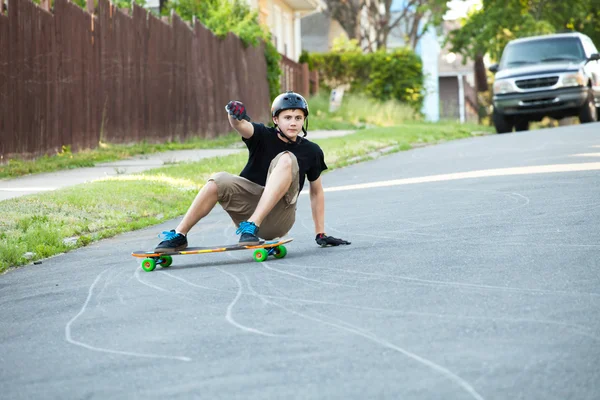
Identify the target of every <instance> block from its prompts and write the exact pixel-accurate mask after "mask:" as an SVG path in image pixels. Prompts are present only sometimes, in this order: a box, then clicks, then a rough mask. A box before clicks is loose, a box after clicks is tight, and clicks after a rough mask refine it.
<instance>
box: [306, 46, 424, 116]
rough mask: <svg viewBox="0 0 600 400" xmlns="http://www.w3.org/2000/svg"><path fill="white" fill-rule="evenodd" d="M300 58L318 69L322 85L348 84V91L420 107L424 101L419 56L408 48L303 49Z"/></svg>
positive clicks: (417, 108) (380, 99) (328, 87)
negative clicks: (332, 50) (365, 52)
mask: <svg viewBox="0 0 600 400" xmlns="http://www.w3.org/2000/svg"><path fill="white" fill-rule="evenodd" d="M301 62H307V63H308V65H309V68H310V69H312V70H317V71H319V77H320V79H321V80H322V83H323V86H324V87H325V88H327V89H331V88H334V87H337V86H340V85H349V86H350V90H349V91H350V92H352V93H363V94H366V95H368V96H369V97H371V98H373V99H376V100H379V101H387V100H398V101H400V102H403V103H407V104H409V105H410V106H411V107H413V108H414V109H415V110H419V109H420V108H421V105H422V103H423V73H422V70H421V66H422V64H421V59H420V57H419V56H417V55H416V54H415V53H414V52H413V51H412V50H410V49H408V48H401V49H396V50H394V51H392V52H385V51H377V52H374V53H368V54H363V53H361V52H360V51H357V50H354V49H350V50H349V51H338V52H330V53H313V54H307V53H304V54H303V56H302V59H301Z"/></svg>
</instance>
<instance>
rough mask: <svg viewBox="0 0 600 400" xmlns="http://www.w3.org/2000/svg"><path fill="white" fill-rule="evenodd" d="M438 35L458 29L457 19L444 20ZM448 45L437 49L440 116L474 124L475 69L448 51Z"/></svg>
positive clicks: (475, 104)
mask: <svg viewBox="0 0 600 400" xmlns="http://www.w3.org/2000/svg"><path fill="white" fill-rule="evenodd" d="M441 28H442V35H443V37H446V36H447V35H448V33H449V32H450V31H451V30H454V29H458V28H460V24H459V22H458V21H457V20H446V21H444V23H443V25H442V27H441ZM449 47H450V45H449V44H448V45H446V46H445V47H444V48H442V49H441V52H440V57H439V58H438V63H437V66H438V74H439V91H440V117H441V118H442V119H450V120H457V121H460V122H477V121H478V119H479V117H478V115H479V114H478V108H479V106H478V101H477V92H476V89H475V66H474V63H473V62H472V61H470V60H469V61H466V62H465V60H464V58H463V57H462V56H461V55H460V54H455V53H452V52H450V49H449Z"/></svg>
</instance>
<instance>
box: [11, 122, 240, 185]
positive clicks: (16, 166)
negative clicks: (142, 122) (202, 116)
mask: <svg viewBox="0 0 600 400" xmlns="http://www.w3.org/2000/svg"><path fill="white" fill-rule="evenodd" d="M236 144H239V135H238V134H237V133H229V134H227V135H225V136H221V137H218V138H215V139H201V138H193V139H190V140H187V141H185V142H182V143H179V142H169V143H161V144H153V143H146V142H143V143H138V144H132V145H124V144H110V143H100V145H99V146H98V148H97V149H93V150H83V151H79V152H76V153H72V152H71V150H70V148H69V147H63V148H62V149H61V151H60V152H58V153H56V154H53V155H46V156H43V157H39V158H37V159H35V160H24V159H20V158H15V159H10V160H9V161H8V162H7V163H5V164H0V179H3V178H16V177H19V176H23V175H28V174H39V173H42V172H54V171H59V170H63V169H73V168H82V167H93V166H94V165H96V164H98V163H103V162H109V161H116V160H123V159H126V158H130V157H133V156H139V155H146V154H152V153H158V152H163V151H169V150H186V149H213V148H227V147H232V146H233V145H236Z"/></svg>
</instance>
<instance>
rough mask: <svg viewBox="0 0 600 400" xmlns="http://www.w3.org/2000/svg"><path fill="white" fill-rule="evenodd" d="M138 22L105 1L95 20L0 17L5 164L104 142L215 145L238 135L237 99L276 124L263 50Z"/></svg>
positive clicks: (17, 2)
mask: <svg viewBox="0 0 600 400" xmlns="http://www.w3.org/2000/svg"><path fill="white" fill-rule="evenodd" d="M131 14H132V15H131V16H129V15H126V14H125V13H123V12H121V11H119V10H117V9H116V8H115V6H113V5H112V4H110V3H109V2H108V1H107V0H99V3H98V8H97V14H95V15H91V14H89V13H88V12H86V11H84V10H82V9H81V8H79V7H78V6H76V5H74V4H72V3H70V2H68V1H67V0H55V2H54V10H53V12H52V13H50V12H47V11H44V10H42V9H41V8H39V7H38V6H36V5H35V4H33V3H32V2H30V1H29V0H9V3H8V14H6V13H4V14H1V13H0V100H1V101H0V162H2V161H6V160H7V159H9V158H11V157H14V156H19V157H36V156H39V155H42V154H48V153H53V152H56V151H59V150H60V149H61V148H62V147H63V146H70V148H71V150H72V151H77V150H81V149H85V148H95V147H96V146H97V145H98V143H99V142H100V141H105V142H111V143H131V142H138V141H142V140H147V141H150V142H165V141H169V140H184V139H186V138H188V137H191V136H200V137H213V136H216V135H218V134H219V133H224V132H228V131H230V130H231V129H230V127H229V124H228V121H227V118H226V116H225V110H224V106H225V104H227V102H228V101H229V100H231V99H238V100H242V101H244V102H245V103H246V105H247V106H248V110H249V113H250V115H252V116H253V118H255V119H257V120H264V121H267V120H268V110H269V105H270V98H269V88H268V82H267V72H266V71H267V67H266V61H265V57H264V50H263V48H262V47H257V48H254V47H248V48H245V47H244V45H243V44H242V42H241V41H240V39H239V38H237V37H236V36H234V35H233V34H229V35H228V36H227V37H226V38H224V39H219V38H217V37H216V36H214V35H213V34H212V33H211V32H210V31H209V30H208V29H206V28H205V27H204V26H202V25H201V24H199V23H196V24H194V25H193V27H190V25H188V24H187V23H185V22H184V21H182V20H181V19H180V18H179V17H178V16H177V15H174V16H173V17H172V21H171V24H168V23H165V22H163V21H161V20H159V19H158V18H155V17H154V16H152V15H150V14H148V12H147V11H146V10H145V9H143V8H141V7H138V6H134V7H133V9H132V12H131Z"/></svg>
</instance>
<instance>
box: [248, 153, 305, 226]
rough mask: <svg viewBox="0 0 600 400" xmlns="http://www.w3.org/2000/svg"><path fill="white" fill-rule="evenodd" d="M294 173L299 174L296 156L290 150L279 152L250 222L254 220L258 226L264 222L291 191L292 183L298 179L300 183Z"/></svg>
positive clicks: (249, 219)
mask: <svg viewBox="0 0 600 400" xmlns="http://www.w3.org/2000/svg"><path fill="white" fill-rule="evenodd" d="M294 174H295V175H298V161H297V160H296V157H295V156H294V155H293V154H292V153H289V152H284V153H281V154H279V155H278V156H277V157H276V158H275V159H274V160H273V162H272V164H271V168H270V171H269V176H268V178H267V184H266V185H265V190H264V191H263V193H262V196H261V197H260V200H259V202H258V205H257V206H256V209H255V210H254V212H253V213H252V215H251V216H250V218H248V222H253V223H254V224H255V225H256V226H260V224H262V222H263V220H264V219H265V218H266V217H267V215H268V214H269V212H271V210H272V209H273V207H275V205H276V204H277V203H278V202H279V200H281V198H282V197H283V196H284V195H285V194H286V193H288V192H289V191H290V187H291V185H292V183H293V182H294V181H296V185H297V184H298V183H297V180H296V179H294ZM296 192H297V190H296Z"/></svg>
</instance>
